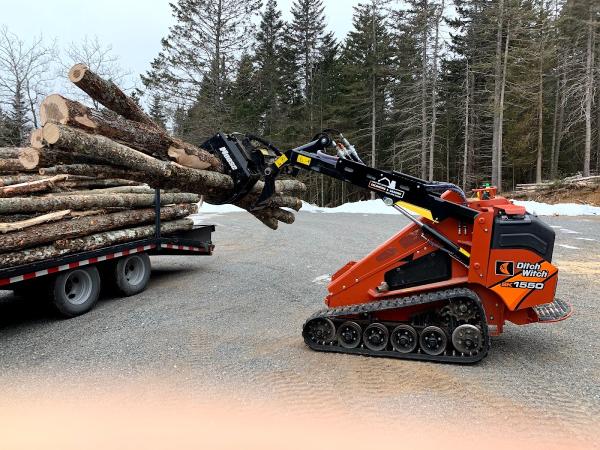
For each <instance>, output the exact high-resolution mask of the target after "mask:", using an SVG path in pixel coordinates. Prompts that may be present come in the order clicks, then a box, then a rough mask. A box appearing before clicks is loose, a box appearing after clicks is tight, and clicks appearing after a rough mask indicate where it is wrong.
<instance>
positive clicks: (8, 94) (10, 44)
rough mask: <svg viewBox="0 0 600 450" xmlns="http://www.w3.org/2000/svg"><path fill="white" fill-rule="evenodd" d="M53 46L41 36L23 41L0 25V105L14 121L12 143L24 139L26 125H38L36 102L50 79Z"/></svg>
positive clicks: (44, 92) (38, 101)
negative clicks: (47, 43)
mask: <svg viewBox="0 0 600 450" xmlns="http://www.w3.org/2000/svg"><path fill="white" fill-rule="evenodd" d="M53 57H54V50H53V46H52V45H50V46H46V45H44V42H43V38H42V36H39V37H36V38H34V39H32V40H31V42H28V43H26V42H24V41H23V40H22V39H20V38H19V37H18V36H17V35H16V34H14V33H11V32H10V31H9V30H8V28H7V27H0V106H3V109H4V110H5V111H7V115H8V117H9V118H10V122H11V123H12V124H13V128H14V132H15V136H14V140H16V141H18V142H15V144H18V143H20V142H21V141H23V140H24V138H25V135H26V132H27V128H28V125H33V126H34V127H37V126H38V115H37V110H38V105H39V103H40V102H41V100H42V97H43V96H44V95H45V94H46V91H47V89H48V85H49V83H50V82H51V81H52V80H53V78H54V77H53V75H52V74H51V71H50V63H51V61H52V60H53Z"/></svg>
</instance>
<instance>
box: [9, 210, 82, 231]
mask: <svg viewBox="0 0 600 450" xmlns="http://www.w3.org/2000/svg"><path fill="white" fill-rule="evenodd" d="M70 214H71V210H70V209H67V210H65V211H57V212H53V213H49V214H44V215H42V216H36V217H31V218H28V219H25V220H17V221H15V222H6V223H0V233H9V232H13V231H20V230H24V229H26V228H30V227H34V226H36V225H40V224H43V223H47V222H55V221H57V220H62V219H64V218H65V217H67V216H68V215H70ZM0 219H2V220H3V219H4V217H2V216H0Z"/></svg>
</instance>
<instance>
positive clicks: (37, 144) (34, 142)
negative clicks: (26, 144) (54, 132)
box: [31, 128, 44, 149]
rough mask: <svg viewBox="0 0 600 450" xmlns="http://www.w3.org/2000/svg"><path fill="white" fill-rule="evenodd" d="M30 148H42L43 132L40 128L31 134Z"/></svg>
mask: <svg viewBox="0 0 600 450" xmlns="http://www.w3.org/2000/svg"><path fill="white" fill-rule="evenodd" d="M31 146H32V147H33V148H38V149H39V148H44V132H43V130H42V129H41V128H38V129H37V130H33V131H32V132H31Z"/></svg>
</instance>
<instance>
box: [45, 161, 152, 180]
mask: <svg viewBox="0 0 600 450" xmlns="http://www.w3.org/2000/svg"><path fill="white" fill-rule="evenodd" d="M39 174H40V175H46V176H47V175H59V174H64V175H78V176H84V177H92V178H96V179H107V178H112V179H128V180H130V181H131V180H133V181H139V182H141V181H144V180H145V178H146V175H145V174H143V173H141V172H133V171H131V170H126V169H122V168H120V167H115V166H107V165H100V164H94V165H91V164H66V165H60V166H54V167H43V168H41V169H40V170H39Z"/></svg>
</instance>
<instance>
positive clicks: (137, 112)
mask: <svg viewBox="0 0 600 450" xmlns="http://www.w3.org/2000/svg"><path fill="white" fill-rule="evenodd" d="M69 80H71V82H72V83H73V84H75V86H77V87H78V88H79V89H81V90H82V91H83V92H85V93H86V94H88V95H89V96H90V97H91V98H92V99H94V100H96V101H97V102H99V103H101V104H102V105H104V106H105V107H106V108H108V109H110V110H112V111H114V112H116V113H117V114H119V115H121V116H123V117H125V118H126V119H129V120H132V121H134V122H140V123H143V124H146V125H149V126H151V127H153V128H158V125H156V124H155V123H154V121H153V120H152V119H151V118H150V117H149V116H148V115H147V114H146V113H145V112H144V111H143V110H142V108H141V107H140V106H139V105H138V104H137V103H136V102H135V101H133V99H132V98H131V97H129V96H128V95H127V94H125V93H124V92H123V91H122V90H121V89H119V87H118V86H117V85H116V84H114V83H113V82H112V81H107V80H104V79H102V78H101V77H99V76H98V75H96V74H95V73H94V72H92V71H91V70H90V69H89V67H87V66H86V65H84V64H75V65H74V66H73V67H72V68H71V70H70V71H69Z"/></svg>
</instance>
